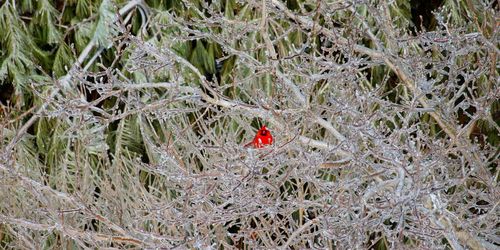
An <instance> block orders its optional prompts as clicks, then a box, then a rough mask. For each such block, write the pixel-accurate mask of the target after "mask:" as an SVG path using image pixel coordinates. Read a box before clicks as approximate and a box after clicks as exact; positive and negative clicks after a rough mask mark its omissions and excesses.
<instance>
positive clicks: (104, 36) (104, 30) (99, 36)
mask: <svg viewBox="0 0 500 250" xmlns="http://www.w3.org/2000/svg"><path fill="white" fill-rule="evenodd" d="M114 11H115V10H114V8H113V5H112V4H111V1H110V0H104V1H102V3H101V6H100V7H99V21H98V22H97V25H96V27H95V32H94V39H95V40H96V42H97V45H98V46H101V47H104V48H106V49H108V48H110V47H111V46H112V45H113V37H114V36H116V35H117V34H118V27H117V26H116V24H115V22H114V20H115V19H114V15H115V12H114Z"/></svg>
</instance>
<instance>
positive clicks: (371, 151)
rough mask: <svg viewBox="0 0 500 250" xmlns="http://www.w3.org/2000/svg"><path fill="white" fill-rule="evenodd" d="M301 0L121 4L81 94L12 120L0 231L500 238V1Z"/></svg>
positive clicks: (282, 243)
mask: <svg viewBox="0 0 500 250" xmlns="http://www.w3.org/2000/svg"><path fill="white" fill-rule="evenodd" d="M105 2H106V4H108V6H107V9H109V8H111V5H109V4H110V1H105ZM292 2H295V3H296V4H287V5H285V4H284V3H282V2H281V1H277V0H267V1H249V2H241V1H232V0H228V1H220V2H219V1H214V2H213V3H211V4H208V3H205V2H203V1H202V2H200V3H197V2H196V1H184V2H182V4H181V6H177V7H175V6H174V7H172V8H170V9H168V10H163V9H162V8H161V7H159V6H155V5H151V6H146V5H145V3H142V2H138V1H137V2H135V1H131V2H130V3H129V4H128V5H125V6H115V5H113V6H114V7H113V8H116V13H115V15H113V16H112V17H111V16H110V15H109V13H108V15H107V17H108V18H107V19H109V20H111V21H110V22H114V23H110V24H109V25H112V27H113V32H112V34H111V33H110V34H100V37H108V35H110V36H112V37H113V40H112V41H108V42H112V47H111V48H110V49H107V50H105V49H104V48H103V47H98V46H99V45H98V44H97V43H96V42H95V41H91V42H90V43H89V45H88V46H89V47H88V49H85V50H83V51H81V54H83V56H82V55H80V57H79V59H78V60H79V61H78V62H77V63H75V65H73V67H72V68H71V71H70V72H69V73H68V75H66V76H64V77H63V78H61V79H63V80H64V83H69V85H70V86H72V87H71V89H60V87H61V84H60V83H59V82H60V81H62V80H57V79H54V80H53V81H50V80H47V81H48V82H37V81H32V82H31V83H30V84H31V85H32V86H33V87H38V89H37V88H33V89H36V91H35V92H33V95H34V96H36V97H35V98H36V101H35V104H34V105H35V106H34V108H33V109H32V110H30V111H29V115H27V117H25V118H18V117H16V116H19V115H21V114H17V113H16V112H15V110H12V111H9V110H6V111H5V112H4V113H3V115H4V117H5V118H6V119H3V120H2V122H1V123H0V124H1V128H2V130H0V133H1V135H2V137H1V138H3V139H2V148H1V149H2V151H1V152H0V153H1V155H0V156H1V161H0V163H1V164H0V176H1V178H0V185H1V190H2V192H0V200H2V202H1V204H0V211H1V213H0V233H2V234H4V235H7V236H2V234H0V243H2V244H3V242H5V244H6V245H9V246H13V247H28V248H38V247H40V246H42V245H36V244H38V242H46V243H44V244H46V245H50V246H52V245H58V244H68V245H71V246H77V247H117V246H119V247H131V246H135V247H140V248H168V249H172V248H180V249H184V248H196V249H212V248H224V249H232V248H241V249H243V248H247V249H275V248H281V249H306V248H321V249H324V248H328V249H332V248H336V249H337V248H338V249H358V248H359V249H365V248H381V249H382V248H384V249H388V248H390V249H401V248H412V247H413V248H418V249H436V248H437V249H441V248H446V247H451V248H453V249H463V248H467V249H492V248H495V247H498V246H499V245H500V242H499V241H498V229H497V228H498V200H499V192H498V186H497V185H498V184H497V181H498V168H497V167H496V165H498V154H499V151H498V149H497V148H498V143H499V141H498V138H499V132H500V127H499V112H500V111H499V105H500V103H499V101H498V99H499V96H500V90H499V88H498V80H497V79H498V73H497V70H496V68H497V59H498V58H497V55H498V49H497V46H496V40H495V37H496V30H495V29H494V28H492V27H491V26H489V25H491V24H488V23H487V22H486V21H485V20H490V19H491V18H492V16H493V13H494V12H493V10H492V8H497V7H492V5H493V3H488V2H486V1H480V3H478V5H477V6H475V8H476V10H475V11H471V12H470V13H469V12H468V13H469V14H471V15H472V14H476V15H479V11H481V15H482V16H481V20H479V19H474V20H476V21H475V22H467V23H463V22H460V20H457V19H456V18H457V16H455V15H452V14H449V13H448V12H447V10H448V9H447V8H452V7H453V6H451V7H450V6H448V5H446V6H444V7H442V8H440V9H437V10H436V12H435V13H434V14H435V20H436V25H435V26H434V27H432V28H430V27H418V26H419V25H420V24H417V23H414V20H412V19H411V17H408V16H406V15H405V14H404V13H402V12H404V11H409V10H408V7H406V6H404V5H398V2H399V1H392V2H390V3H388V2H386V1H381V2H380V3H378V2H377V3H371V2H373V1H361V2H356V3H353V2H331V1H313V2H307V3H306V2H303V1H292ZM287 3H288V1H287ZM133 4H135V5H133ZM132 5H133V6H132ZM119 7H121V9H119ZM133 7H135V8H136V12H131V10H132V9H133ZM457 8H458V7H456V9H457ZM458 10H461V9H459V8H458ZM461 11H464V10H461ZM135 15H137V17H135ZM134 18H136V19H134ZM131 20H135V21H131ZM138 20H141V21H138ZM132 22H136V23H134V24H133V25H132ZM102 24H103V23H102V22H101V23H100V24H99V25H102ZM134 25H135V26H138V27H139V28H137V27H135V26H134ZM100 31H101V32H104V31H105V29H104V30H100ZM99 43H100V42H99ZM85 53H88V54H85ZM92 53H94V54H92ZM101 53H104V54H103V55H101ZM108 53H111V54H112V57H111V60H109V59H110V58H109V55H108ZM113 53H114V54H113ZM106 56H107V57H106ZM86 63H87V64H86ZM68 79H69V80H68ZM42 88H43V90H42ZM0 114H2V113H0ZM261 125H266V126H267V127H268V128H269V129H270V130H271V132H272V134H273V138H274V143H273V145H272V146H267V147H264V148H262V149H254V148H245V147H244V146H243V145H245V144H246V143H248V142H249V141H250V140H252V138H253V136H254V135H255V132H256V130H257V129H258V128H259V127H260V126H261ZM2 237H4V238H2ZM54 241H64V243H61V242H56V243H54Z"/></svg>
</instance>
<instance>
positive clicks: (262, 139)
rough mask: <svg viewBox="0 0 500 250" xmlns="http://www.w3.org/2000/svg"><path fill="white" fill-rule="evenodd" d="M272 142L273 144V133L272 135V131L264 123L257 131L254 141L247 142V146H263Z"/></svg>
mask: <svg viewBox="0 0 500 250" xmlns="http://www.w3.org/2000/svg"><path fill="white" fill-rule="evenodd" d="M271 144H273V135H271V131H269V129H267V128H266V126H265V125H264V126H262V128H260V129H259V131H257V134H256V135H255V138H253V140H252V142H250V143H248V144H246V145H245V147H249V146H253V147H254V148H263V147H264V146H265V145H271Z"/></svg>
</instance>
